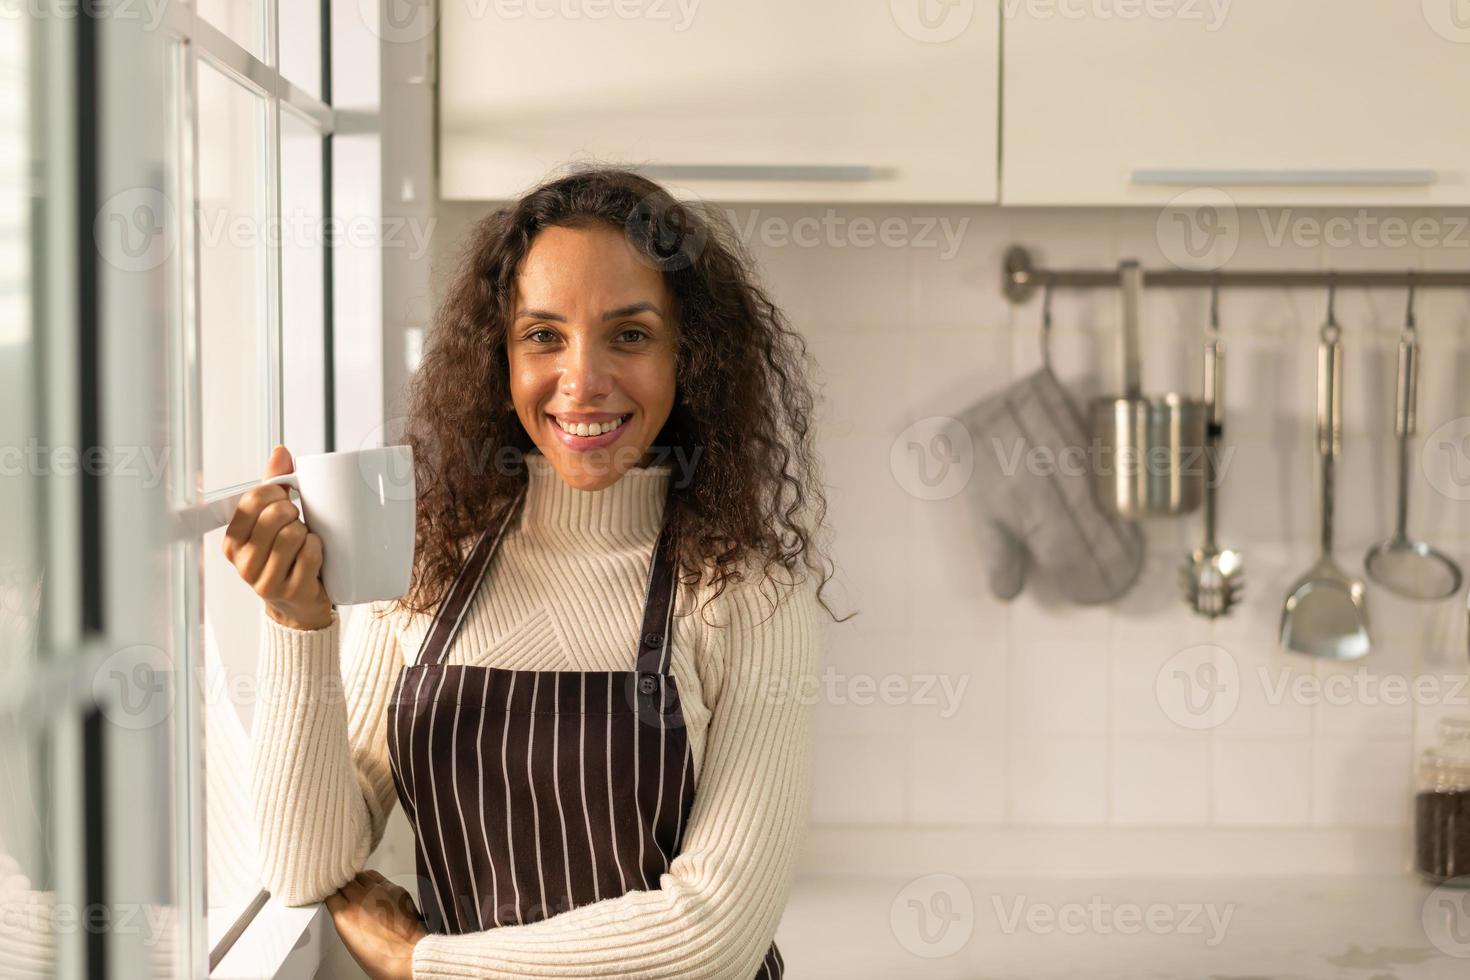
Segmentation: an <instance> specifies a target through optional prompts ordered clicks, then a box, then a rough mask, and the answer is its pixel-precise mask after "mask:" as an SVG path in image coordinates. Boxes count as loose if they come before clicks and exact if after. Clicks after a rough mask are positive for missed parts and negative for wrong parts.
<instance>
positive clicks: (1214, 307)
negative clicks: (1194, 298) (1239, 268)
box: [1210, 269, 1220, 333]
mask: <svg viewBox="0 0 1470 980" xmlns="http://www.w3.org/2000/svg"><path fill="white" fill-rule="evenodd" d="M1210 332H1211V333H1219V332H1220V270H1219V269H1216V270H1215V274H1214V275H1213V276H1212V277H1211V278H1210Z"/></svg>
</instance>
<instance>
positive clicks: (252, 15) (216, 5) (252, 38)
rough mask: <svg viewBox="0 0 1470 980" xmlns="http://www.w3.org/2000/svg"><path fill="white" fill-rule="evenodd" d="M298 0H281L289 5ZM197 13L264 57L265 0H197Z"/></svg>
mask: <svg viewBox="0 0 1470 980" xmlns="http://www.w3.org/2000/svg"><path fill="white" fill-rule="evenodd" d="M298 2H300V0H285V2H284V3H282V4H281V6H283V7H286V6H290V5H291V4H292V3H298ZM196 6H197V7H198V8H199V16H200V17H203V18H204V19H205V20H207V21H209V23H210V24H211V25H212V26H214V27H216V28H218V29H219V30H220V31H222V32H224V33H225V34H227V35H229V37H230V39H231V40H233V41H234V42H235V43H236V44H238V45H240V47H242V48H244V49H245V50H246V51H249V52H250V53H251V54H253V55H255V56H256V57H257V58H259V59H260V60H261V61H264V60H266V59H265V0H198V2H197V4H196Z"/></svg>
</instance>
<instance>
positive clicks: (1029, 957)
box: [776, 874, 1470, 980]
mask: <svg viewBox="0 0 1470 980" xmlns="http://www.w3.org/2000/svg"><path fill="white" fill-rule="evenodd" d="M967 895H968V898H967V897H966V896H967ZM921 911H922V922H923V926H922V928H924V929H926V930H927V934H921V933H920V928H921V925H920V921H921ZM946 923H947V924H946ZM776 941H777V943H778V945H779V946H780V948H781V951H782V953H783V954H784V956H785V959H786V964H787V972H788V974H789V975H790V976H792V977H799V978H801V980H825V978H834V980H835V978H843V980H853V978H866V977H874V978H884V980H907V978H910V977H914V978H936V980H937V978H954V980H960V978H965V980H980V978H1025V980H1053V978H1063V977H1065V978H1078V980H1084V978H1085V980H1112V978H1118V980H1123V978H1127V980H1138V978H1158V980H1183V978H1201V980H1260V978H1267V977H1270V978H1285V980H1297V978H1319V977H1332V978H1338V977H1352V978H1358V980H1427V978H1435V980H1438V978H1455V980H1464V978H1470V888H1457V889H1452V888H1441V889H1435V888H1433V887H1432V886H1430V885H1428V884H1425V883H1424V882H1421V881H1420V880H1419V879H1417V878H1415V877H1413V876H1410V875H1406V874H1405V875H1337V876H1297V877H1253V876H1252V877H1246V876H1241V877H1215V878H1208V879H1207V878H1200V877H1149V878H1142V877H1140V878H1113V877H1108V878H1062V877H1004V878H1001V877H973V876H967V877H964V878H962V879H961V878H954V877H952V876H949V875H931V876H927V877H925V878H895V877H852V876H835V875H834V876H824V875H814V874H807V875H803V876H801V877H799V878H798V879H797V883H796V886H795V888H794V890H793V893H792V897H791V900H790V902H789V904H788V905H787V909H786V913H785V915H784V917H783V919H782V921H781V926H780V929H779V930H778V931H777V933H776Z"/></svg>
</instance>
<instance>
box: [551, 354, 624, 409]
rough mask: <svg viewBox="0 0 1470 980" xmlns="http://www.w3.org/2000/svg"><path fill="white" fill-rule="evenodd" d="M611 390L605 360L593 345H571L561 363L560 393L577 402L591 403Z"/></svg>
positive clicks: (610, 378) (610, 377) (609, 374)
mask: <svg viewBox="0 0 1470 980" xmlns="http://www.w3.org/2000/svg"><path fill="white" fill-rule="evenodd" d="M611 390H612V374H611V372H610V370H609V365H608V364H607V363H606V358H605V357H604V356H603V354H602V352H601V351H599V350H597V349H596V347H595V345H589V344H572V345H570V346H569V347H568V348H567V351H566V353H565V354H564V355H563V356H562V361H561V392H562V394H563V395H567V396H569V397H573V398H576V399H578V400H579V401H584V402H585V401H591V400H593V399H595V398H599V397H602V396H604V395H606V394H608V393H609V392H610V391H611Z"/></svg>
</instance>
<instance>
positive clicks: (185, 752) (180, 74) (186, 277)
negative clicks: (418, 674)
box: [165, 0, 337, 975]
mask: <svg viewBox="0 0 1470 980" xmlns="http://www.w3.org/2000/svg"><path fill="white" fill-rule="evenodd" d="M279 5H280V0H263V15H262V19H263V23H262V24H261V25H260V27H261V31H262V33H263V35H264V37H263V38H262V39H261V40H262V42H263V43H262V45H261V49H262V51H263V52H264V53H265V55H266V58H265V60H262V59H260V58H257V57H255V55H253V54H252V53H251V52H250V51H249V50H247V49H246V48H245V47H244V46H242V45H241V44H240V43H238V42H237V41H236V40H234V39H233V38H232V37H230V36H229V35H228V34H226V33H225V32H224V30H222V29H221V28H219V27H217V26H215V25H213V24H211V23H209V22H208V21H206V20H204V19H203V18H202V17H200V16H199V15H198V14H197V13H196V12H195V10H194V8H193V7H192V6H190V7H184V6H180V5H170V6H169V8H168V14H167V21H166V25H165V29H166V30H167V32H168V63H169V64H168V72H169V75H168V79H169V83H170V107H169V108H170V117H171V118H170V132H169V137H170V141H169V147H168V150H169V154H168V155H169V157H170V158H171V159H170V168H169V173H168V176H167V180H168V186H169V190H170V197H171V198H172V199H173V200H175V201H177V202H178V207H177V209H176V212H177V213H176V219H177V222H178V228H177V234H178V247H177V252H176V255H177V261H176V262H174V263H172V265H173V271H174V275H173V277H172V279H171V281H170V283H169V292H170V299H171V300H172V302H171V303H170V309H171V310H173V311H174V312H173V314H172V316H171V321H170V323H169V324H168V334H169V349H170V353H169V366H170V384H169V388H170V395H169V400H170V402H171V408H170V416H171V417H170V423H171V428H172V431H173V432H174V433H175V434H176V442H175V448H176V450H177V451H176V452H175V453H174V454H173V460H172V472H171V477H172V478H171V479H170V481H169V484H170V486H171V487H172V488H173V489H172V492H171V497H170V499H169V500H168V508H169V511H170V518H171V522H172V526H173V528H174V537H173V540H172V541H171V543H170V545H169V547H170V548H171V549H172V551H173V555H172V559H173V560H172V561H171V562H170V566H171V567H172V568H173V569H174V570H175V573H174V578H173V581H171V582H170V583H169V584H170V586H171V589H170V594H171V596H172V597H173V609H172V624H171V625H172V628H173V632H174V636H175V645H174V648H175V650H176V653H177V655H178V658H179V660H178V662H179V665H180V670H179V677H178V685H179V690H180V691H187V692H191V693H190V695H189V696H187V697H182V696H181V697H180V698H179V699H178V707H179V710H178V711H177V712H176V714H175V718H174V724H175V729H174V732H173V736H174V744H175V745H176V747H177V752H176V760H177V765H176V769H175V773H174V780H175V786H174V790H175V793H174V798H175V801H176V803H175V806H176V812H175V814H174V817H175V826H177V827H179V828H180V831H181V832H180V833H179V834H177V835H176V838H175V840H174V848H175V853H174V867H175V868H176V876H177V881H176V888H177V895H178V900H179V903H180V905H181V907H182V908H183V909H184V910H186V912H187V914H186V915H184V916H182V917H181V918H182V919H183V921H184V922H185V923H187V927H186V930H185V935H186V936H187V955H186V957H185V962H186V963H189V964H204V963H207V965H208V970H209V973H210V975H214V974H215V973H216V971H217V969H218V968H219V967H220V966H221V964H222V963H225V962H226V957H227V956H229V954H230V953H231V951H232V948H233V947H235V946H236V944H237V942H238V940H239V939H240V937H241V936H242V935H243V934H244V933H245V931H246V930H247V929H248V928H249V927H250V926H251V925H252V924H254V923H256V922H257V921H261V924H262V925H263V926H264V925H270V926H272V931H274V932H279V931H280V927H281V926H282V925H283V924H285V925H286V926H287V927H290V926H293V925H294V926H296V927H298V928H299V929H300V930H301V931H299V932H297V933H296V935H295V936H293V937H291V938H292V942H291V943H290V944H288V945H286V947H285V952H286V953H289V952H290V951H291V949H292V946H294V945H295V938H296V936H299V935H301V934H302V932H310V933H311V934H312V935H313V937H314V938H315V941H316V942H319V936H320V931H321V916H320V914H319V912H320V910H319V909H318V910H315V914H312V910H300V911H301V912H303V913H306V914H298V915H294V916H293V915H290V914H282V911H281V910H280V909H274V908H272V907H270V906H269V905H268V900H269V897H270V896H269V892H267V891H266V890H264V889H262V890H261V891H259V892H258V893H257V894H256V895H255V896H254V897H253V898H252V899H251V901H250V902H248V903H247V905H246V907H245V909H244V910H243V912H242V913H241V915H240V917H239V918H238V919H237V920H236V921H235V922H232V923H230V924H229V925H228V927H226V928H225V929H223V930H221V931H220V932H219V938H218V941H215V942H210V936H209V933H210V930H209V929H208V928H207V924H208V923H207V916H208V913H209V909H208V907H207V904H206V896H207V894H208V887H207V886H208V883H207V880H206V872H207V867H208V860H207V858H208V852H207V843H208V842H207V835H206V830H205V821H204V815H205V813H206V807H207V801H206V799H205V784H206V780H205V772H204V765H205V754H206V753H205V743H204V739H205V737H206V734H205V714H206V705H205V704H204V702H203V698H202V693H201V692H203V691H204V690H205V688H206V685H205V684H204V683H203V679H204V672H205V663H204V656H205V651H204V629H203V623H204V552H203V542H204V536H205V534H207V533H208V532H209V531H210V530H213V529H215V528H217V527H219V526H221V525H222V523H223V522H221V521H220V520H219V519H218V517H217V516H216V513H217V510H218V505H219V503H220V502H221V501H223V500H226V499H228V498H229V497H230V496H232V495H234V494H235V493H238V492H240V491H241V490H243V489H246V488H247V487H249V486H251V485H253V483H244V484H235V485H232V486H227V487H205V486H204V483H203V478H202V466H203V435H202V420H203V411H204V404H203V393H202V373H201V372H202V365H201V357H200V352H201V347H202V343H203V326H204V325H203V323H202V318H201V314H200V307H201V304H200V297H201V292H202V283H201V276H200V265H201V252H200V248H201V237H200V230H199V225H198V200H199V152H198V139H199V118H198V109H199V107H198V100H197V93H198V79H199V71H200V64H201V62H202V63H203V64H205V65H206V66H207V68H208V69H209V70H216V71H219V72H220V73H221V74H222V75H223V76H224V77H225V78H227V79H228V80H229V81H230V82H231V83H233V84H237V85H240V86H241V87H242V88H244V89H245V90H246V91H248V92H250V93H251V94H252V95H254V96H256V97H258V98H260V99H262V100H263V101H264V105H265V132H264V134H263V142H264V159H263V160H262V161H260V162H261V164H262V165H263V166H264V170H265V173H264V186H265V215H264V217H265V219H266V222H267V227H280V221H281V206H282V205H281V199H282V193H281V186H282V173H281V113H282V112H288V113H290V114H292V115H293V116H294V117H296V119H297V120H298V121H300V122H302V123H304V124H305V125H306V126H308V127H309V128H311V129H312V130H313V131H315V132H316V133H317V135H318V136H320V138H321V146H322V171H321V176H322V188H321V190H322V215H321V219H322V221H323V227H324V228H327V227H330V224H329V223H330V221H331V220H332V196H333V195H332V190H333V171H332V152H331V146H332V136H333V133H334V132H335V130H336V128H337V114H336V112H335V110H334V109H333V107H332V104H331V101H330V100H331V84H330V79H331V65H332V61H331V48H332V37H333V32H332V26H331V25H332V20H331V7H332V3H331V0H319V6H320V17H321V39H322V44H321V58H320V70H321V78H320V90H321V92H322V96H323V97H322V98H321V99H317V98H315V97H313V96H311V95H310V94H308V93H307V92H305V91H304V90H303V89H301V88H300V87H298V86H297V85H295V84H293V83H292V82H291V81H289V80H288V79H286V78H285V77H284V75H282V73H281V71H280V69H279V58H280V39H279V25H280V16H279V14H280V6H279ZM263 252H264V258H265V269H264V270H263V271H264V276H263V282H264V289H265V293H266V296H265V304H264V311H265V314H264V316H263V317H262V318H261V319H262V323H261V324H260V326H259V329H260V331H261V334H263V336H260V337H259V338H258V340H260V341H263V343H261V344H260V345H259V346H258V348H257V356H258V355H259V353H260V352H264V358H263V363H261V364H260V365H259V369H260V377H259V381H258V383H259V384H260V385H261V386H262V389H263V390H264V391H265V394H266V399H265V409H266V410H265V415H266V417H265V418H264V419H261V420H260V421H261V422H262V423H263V424H262V425H261V426H260V427H259V429H258V431H259V432H260V434H261V436H262V437H263V438H262V443H263V444H262V445H260V446H258V447H257V449H258V455H259V456H260V457H261V458H264V456H265V455H266V454H267V453H268V452H269V450H270V447H271V446H272V445H274V444H275V443H277V442H280V441H281V438H282V433H283V429H284V421H285V420H284V403H285V386H284V379H285V375H284V370H283V364H282V349H283V342H282V341H283V336H282V330H283V327H284V293H283V289H282V250H281V249H280V248H279V247H275V248H270V247H268V248H266V249H264V250H263ZM322 256H323V262H322V270H321V273H322V276H323V297H324V301H323V309H322V311H321V316H322V318H323V319H322V323H323V335H324V336H323V343H324V345H325V351H324V359H323V373H324V377H323V379H322V381H323V391H324V392H325V401H326V404H324V405H323V406H322V408H323V413H324V416H323V418H324V425H325V441H326V444H325V446H324V449H325V450H326V451H329V452H330V451H332V450H333V449H334V448H335V445H334V443H335V433H334V424H333V423H334V414H335V413H334V410H333V409H334V406H333V400H334V388H335V386H334V384H333V373H334V363H333V357H332V351H333V344H334V330H333V321H332V312H333V299H332V296H333V261H332V243H331V241H330V240H329V239H326V238H324V240H323V243H322ZM212 505H214V506H212ZM262 910H265V911H266V912H267V913H268V914H267V915H264V916H262V915H261V913H262ZM311 945H313V944H308V946H311ZM235 958H238V951H237V956H236V957H235ZM231 962H233V959H232V960H231ZM226 969H227V970H228V967H227V968H226Z"/></svg>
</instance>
